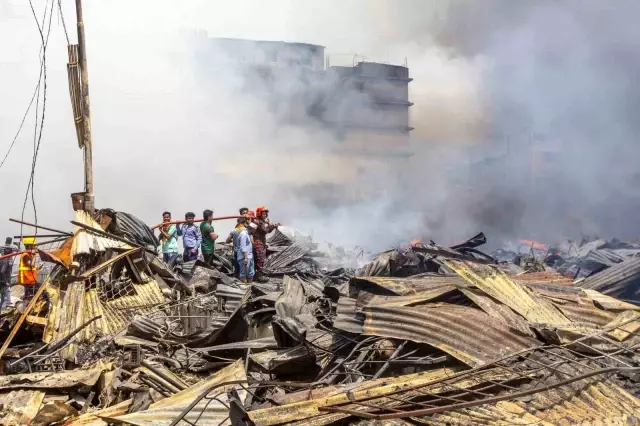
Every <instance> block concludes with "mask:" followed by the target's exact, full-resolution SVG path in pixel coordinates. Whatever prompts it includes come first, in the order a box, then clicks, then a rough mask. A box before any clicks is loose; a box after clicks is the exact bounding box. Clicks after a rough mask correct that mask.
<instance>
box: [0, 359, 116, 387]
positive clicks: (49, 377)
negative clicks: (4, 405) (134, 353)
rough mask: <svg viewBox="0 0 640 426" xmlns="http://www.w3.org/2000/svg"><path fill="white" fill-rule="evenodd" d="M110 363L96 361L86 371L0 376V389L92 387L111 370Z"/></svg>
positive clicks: (111, 364)
mask: <svg viewBox="0 0 640 426" xmlns="http://www.w3.org/2000/svg"><path fill="white" fill-rule="evenodd" d="M112 366H113V363H112V362H104V361H98V363H97V364H96V365H95V366H94V367H92V368H89V369H86V370H80V369H78V370H65V371H61V372H48V371H45V372H39V373H25V374H12V375H8V376H0V389H65V388H72V387H75V386H93V385H95V384H96V383H97V382H98V379H99V378H100V375H101V374H102V372H104V371H109V370H111V368H112Z"/></svg>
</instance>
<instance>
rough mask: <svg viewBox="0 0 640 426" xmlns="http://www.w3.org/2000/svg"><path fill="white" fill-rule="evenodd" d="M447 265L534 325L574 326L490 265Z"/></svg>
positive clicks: (460, 263) (453, 261) (454, 262)
mask: <svg viewBox="0 0 640 426" xmlns="http://www.w3.org/2000/svg"><path fill="white" fill-rule="evenodd" d="M445 264H446V265H447V266H448V267H449V268H451V269H452V270H453V271H455V272H456V273H457V274H458V275H460V276H461V277H462V278H464V279H465V280H467V281H468V282H469V283H470V284H472V285H474V286H476V287H478V288H479V289H481V290H482V291H484V292H485V293H487V294H488V295H489V296H491V297H493V298H494V299H496V300H498V301H499V302H501V303H504V304H505V305H507V306H509V307H510V308H511V309H513V310H514V311H516V312H517V313H519V314H520V315H522V316H523V317H525V318H526V319H527V320H529V321H530V322H532V323H534V324H544V325H550V326H562V325H568V324H570V323H571V321H569V320H568V319H567V318H566V317H565V316H564V315H562V314H561V313H560V311H558V310H557V309H556V308H555V307H553V306H552V305H551V304H550V303H548V302H547V301H545V300H542V299H541V298H540V297H538V296H536V295H535V294H534V293H533V292H531V291H530V290H528V289H527V288H526V287H524V286H521V285H519V284H517V283H515V282H513V280H512V279H511V278H509V277H508V276H507V275H506V274H504V273H503V272H501V271H499V270H497V269H495V268H492V267H490V266H487V265H479V264H475V263H470V262H466V263H465V262H462V261H457V260H447V261H445Z"/></svg>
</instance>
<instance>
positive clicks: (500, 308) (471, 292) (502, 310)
mask: <svg viewBox="0 0 640 426" xmlns="http://www.w3.org/2000/svg"><path fill="white" fill-rule="evenodd" d="M461 291H462V293H464V295H465V296H467V297H468V298H469V299H471V300H472V301H473V303H475V304H476V305H478V307H480V309H482V310H483V311H485V312H486V313H487V314H489V316H491V317H493V318H495V319H497V320H500V321H502V322H503V323H504V324H506V325H507V326H509V327H511V328H513V329H516V330H518V331H519V332H520V333H522V334H524V335H527V336H531V337H536V334H535V333H534V332H533V331H532V330H531V327H529V323H528V322H527V321H526V320H525V319H524V318H522V317H521V316H520V315H518V314H516V313H515V312H513V310H511V308H510V307H508V306H507V305H503V304H502V303H498V302H496V301H495V300H494V299H492V298H491V297H490V296H487V294H486V293H484V292H483V291H481V290H479V289H477V288H465V289H461Z"/></svg>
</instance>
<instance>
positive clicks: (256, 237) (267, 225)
mask: <svg viewBox="0 0 640 426" xmlns="http://www.w3.org/2000/svg"><path fill="white" fill-rule="evenodd" d="M256 225H258V227H257V228H256V229H255V231H254V234H253V249H254V252H255V266H256V277H257V280H258V282H265V281H267V278H266V277H265V276H264V273H263V270H264V264H265V262H266V261H267V234H269V233H270V232H272V231H273V230H274V229H277V228H278V226H280V224H279V223H273V224H272V223H271V221H270V219H269V209H268V208H267V207H265V206H259V207H258V208H257V209H256Z"/></svg>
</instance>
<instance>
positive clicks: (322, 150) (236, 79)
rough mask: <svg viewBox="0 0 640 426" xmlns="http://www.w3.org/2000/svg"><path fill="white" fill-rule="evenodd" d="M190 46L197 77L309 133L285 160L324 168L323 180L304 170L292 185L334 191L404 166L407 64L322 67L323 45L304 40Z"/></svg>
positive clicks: (204, 40)
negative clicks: (255, 101) (219, 82)
mask: <svg viewBox="0 0 640 426" xmlns="http://www.w3.org/2000/svg"><path fill="white" fill-rule="evenodd" d="M196 45H197V59H198V61H199V63H200V64H201V66H200V67H199V68H200V69H201V70H202V73H201V75H200V78H201V79H203V81H206V80H208V79H214V78H215V75H216V74H221V75H223V76H224V79H225V80H224V81H225V83H227V82H228V84H232V85H234V86H236V87H234V89H237V93H238V94H239V95H242V94H248V95H250V96H251V97H257V98H259V99H261V100H263V101H264V104H265V105H267V107H268V108H269V109H270V110H271V113H272V116H273V117H275V119H276V120H278V122H280V123H281V124H282V125H283V126H293V127H295V128H298V129H301V130H302V131H303V132H304V133H305V134H307V135H310V134H313V135H314V136H313V143H311V144H306V145H304V146H303V147H302V148H301V149H302V150H303V151H304V152H294V151H295V150H288V152H287V155H286V157H287V158H289V159H291V163H296V164H298V163H300V162H304V163H306V164H307V167H308V168H313V167H315V166H321V167H322V168H324V169H325V170H327V171H329V170H330V171H331V172H330V173H326V174H323V179H324V182H318V179H317V174H312V173H309V176H311V175H313V179H312V180H311V179H310V181H309V182H307V183H305V182H304V181H302V182H301V183H300V186H304V185H305V184H309V185H311V184H313V185H320V186H323V187H325V189H326V192H328V193H338V192H340V191H339V190H338V189H336V188H337V187H340V188H342V187H346V186H349V185H345V184H346V183H350V182H354V181H357V180H358V179H370V178H369V176H370V175H371V173H373V172H375V173H376V174H377V175H380V174H381V173H386V174H387V175H389V174H390V175H392V176H393V175H397V174H399V173H401V172H402V170H404V169H405V168H406V165H405V163H406V161H407V159H408V158H409V157H410V156H411V152H410V149H409V135H410V131H411V130H412V127H411V126H410V117H409V110H410V107H411V105H412V103H411V102H410V101H409V82H411V80H412V79H411V78H410V77H409V69H408V67H406V66H398V65H389V64H384V63H374V62H356V61H355V60H354V62H353V63H352V64H351V66H330V64H329V59H328V58H326V57H325V48H324V47H323V46H319V45H313V44H306V43H287V42H279V41H256V40H243V39H229V38H209V37H206V36H201V37H199V38H198V39H197V43H196ZM318 134H321V135H322V136H318ZM298 148H299V147H298ZM284 158H285V156H280V157H279V158H278V161H280V162H281V161H283V159H284ZM280 175H281V176H285V175H286V173H280ZM294 175H295V173H294ZM298 175H299V174H298ZM297 179H299V178H297ZM290 180H293V178H291V179H290ZM351 186H352V187H364V186H368V187H371V185H360V186H358V185H351ZM327 188H328V189H327ZM350 195H351V196H353V197H352V198H353V199H359V198H362V197H369V196H371V194H369V193H364V194H363V193H358V194H350Z"/></svg>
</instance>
